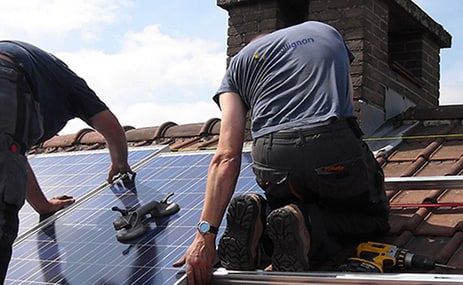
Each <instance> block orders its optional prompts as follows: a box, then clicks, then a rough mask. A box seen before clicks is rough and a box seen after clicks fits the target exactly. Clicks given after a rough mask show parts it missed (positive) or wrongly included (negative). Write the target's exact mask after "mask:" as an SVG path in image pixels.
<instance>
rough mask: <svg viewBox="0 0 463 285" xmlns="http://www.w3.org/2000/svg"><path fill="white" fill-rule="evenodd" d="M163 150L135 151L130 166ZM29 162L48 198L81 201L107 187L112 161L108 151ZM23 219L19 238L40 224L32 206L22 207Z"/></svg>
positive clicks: (42, 157)
mask: <svg viewBox="0 0 463 285" xmlns="http://www.w3.org/2000/svg"><path fill="white" fill-rule="evenodd" d="M162 149H163V147H151V148H134V149H132V150H131V151H129V157H128V160H129V164H130V165H131V166H132V167H133V166H136V165H137V164H139V163H140V162H142V161H143V160H144V159H146V158H147V157H149V156H152V155H154V154H156V153H158V152H159V151H161V150H162ZM28 160H29V163H30V164H31V167H32V169H33V170H34V173H35V174H36V176H37V180H38V181H39V185H40V187H41V189H42V191H43V192H44V193H45V195H46V197H47V198H51V197H54V196H58V195H68V196H73V197H74V198H76V199H77V200H79V199H81V198H82V197H85V196H87V195H91V192H92V191H94V190H95V189H97V188H98V187H99V186H102V185H105V183H106V176H107V173H108V170H109V165H110V162H111V160H110V157H109V152H108V150H94V151H82V152H73V153H55V154H41V155H34V156H30V157H29V158H28ZM19 217H20V225H19V236H21V235H22V234H24V233H25V232H27V231H28V230H31V229H32V228H34V227H35V226H36V225H37V223H38V222H39V215H38V214H37V212H36V211H35V210H34V209H33V208H32V207H31V206H30V205H29V204H28V203H25V204H24V206H23V207H22V209H21V211H20V213H19Z"/></svg>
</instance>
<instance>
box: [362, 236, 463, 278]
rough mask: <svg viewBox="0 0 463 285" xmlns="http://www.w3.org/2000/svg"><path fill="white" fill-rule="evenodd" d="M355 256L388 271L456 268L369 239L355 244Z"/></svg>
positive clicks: (383, 270)
mask: <svg viewBox="0 0 463 285" xmlns="http://www.w3.org/2000/svg"><path fill="white" fill-rule="evenodd" d="M357 257H358V258H360V259H362V260H367V261H370V262H373V263H374V264H377V265H378V266H379V267H380V268H381V269H382V270H381V271H382V272H390V271H391V270H393V269H400V270H403V269H426V270H432V269H434V268H436V267H439V268H444V269H457V268H456V267H454V266H449V265H445V264H439V263H436V262H435V260H434V259H433V258H431V257H428V256H424V255H418V254H414V253H411V252H410V251H408V250H407V249H405V248H400V247H397V246H395V245H391V244H385V243H379V242H371V241H370V242H364V243H360V244H359V245H358V246H357Z"/></svg>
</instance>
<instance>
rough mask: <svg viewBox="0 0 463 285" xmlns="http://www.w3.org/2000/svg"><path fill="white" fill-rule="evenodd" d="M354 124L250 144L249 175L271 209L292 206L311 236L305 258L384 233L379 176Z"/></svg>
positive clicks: (384, 205)
mask: <svg viewBox="0 0 463 285" xmlns="http://www.w3.org/2000/svg"><path fill="white" fill-rule="evenodd" d="M359 132H360V131H359V129H358V125H357V123H356V122H355V120H347V119H341V120H335V121H334V122H332V123H330V124H328V125H324V126H318V127H314V128H307V129H290V130H284V131H280V132H276V133H272V134H269V135H266V136H263V137H260V138H257V139H255V140H254V142H253V148H252V159H253V170H254V173H255V175H256V180H257V183H258V184H259V185H260V186H261V187H262V189H263V190H264V191H265V194H266V198H267V200H268V204H269V206H270V210H272V209H276V208H279V207H282V206H284V205H287V204H290V203H294V204H297V205H298V206H299V208H300V209H301V211H302V212H303V213H304V214H305V218H306V221H307V226H308V228H309V232H310V233H311V250H310V255H309V257H311V258H313V259H314V260H316V259H320V260H324V259H328V258H330V257H332V256H333V255H334V254H336V253H337V251H338V250H339V248H340V247H342V246H343V245H342V243H343V242H342V241H347V240H362V239H368V238H369V237H372V236H375V235H377V234H381V233H385V232H387V231H388V230H389V223H388V217H389V204H388V199H387V197H386V194H385V191H384V174H383V171H382V169H381V167H380V165H379V164H378V163H377V161H376V159H375V158H374V157H373V154H372V152H371V151H370V149H369V148H368V146H367V145H366V144H365V143H364V142H363V141H362V140H361V138H360V134H359Z"/></svg>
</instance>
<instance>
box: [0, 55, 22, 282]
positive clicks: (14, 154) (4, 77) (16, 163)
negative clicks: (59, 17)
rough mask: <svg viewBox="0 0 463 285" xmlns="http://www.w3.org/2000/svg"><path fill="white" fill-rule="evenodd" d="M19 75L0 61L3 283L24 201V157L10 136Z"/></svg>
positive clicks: (0, 258)
mask: <svg viewBox="0 0 463 285" xmlns="http://www.w3.org/2000/svg"><path fill="white" fill-rule="evenodd" d="M18 78H19V77H18V73H17V70H15V68H14V67H13V66H12V65H11V64H10V63H8V62H5V61H1V60H0V109H1V111H0V284H3V282H4V279H5V276H6V272H7V269H8V264H9V262H10V259H11V252H12V245H13V242H14V240H15V239H16V236H17V234H18V226H19V221H18V212H19V210H20V209H21V207H22V206H23V204H24V200H25V196H26V185H27V172H26V169H27V161H26V157H25V156H24V155H23V152H22V151H21V146H20V144H16V142H15V140H14V138H13V137H14V136H15V133H16V129H17V127H16V126H17V125H18V124H17V122H16V121H17V119H18V117H17V113H18V112H17V110H18V104H17V99H18V97H19V96H21V98H25V97H24V96H23V95H24V94H23V93H22V88H18ZM23 110H24V109H23ZM20 115H21V116H26V115H25V114H24V113H20Z"/></svg>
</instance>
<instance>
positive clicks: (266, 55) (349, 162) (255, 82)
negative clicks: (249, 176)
mask: <svg viewBox="0 0 463 285" xmlns="http://www.w3.org/2000/svg"><path fill="white" fill-rule="evenodd" d="M352 60H353V55H352V53H351V52H350V50H349V49H348V48H347V46H346V45H345V43H344V40H343V38H342V36H341V35H340V34H339V33H338V32H337V31H336V30H335V29H334V28H333V27H331V26H329V25H326V24H323V23H320V22H315V21H308V22H305V23H302V24H299V25H295V26H292V27H289V28H285V29H281V30H278V31H275V32H273V33H270V34H267V35H263V36H261V37H259V38H257V39H255V40H253V41H251V42H250V43H249V44H248V45H247V46H245V47H244V48H243V49H242V50H241V51H240V52H239V53H238V54H237V55H235V56H234V57H233V58H232V60H231V62H230V65H229V67H228V69H227V71H226V73H225V76H224V78H223V80H222V84H221V86H220V88H219V90H218V91H217V93H216V95H215V96H214V101H215V102H216V103H218V105H219V107H220V108H221V111H222V121H221V127H220V137H219V143H218V146H217V150H216V152H215V155H214V157H213V159H212V161H211V164H210V166H209V172H208V179H207V186H206V193H205V201H204V206H203V210H202V213H201V217H200V221H199V223H198V227H197V228H198V231H197V233H196V236H195V239H194V241H193V243H192V244H191V246H190V247H189V248H188V250H187V251H186V254H185V255H184V256H183V257H182V258H181V259H180V260H179V261H178V262H177V263H175V264H174V265H175V266H181V265H183V264H186V274H187V277H188V284H195V285H197V284H206V283H207V282H208V281H209V280H210V278H211V276H212V275H211V272H212V267H213V266H214V265H215V263H216V261H217V260H219V261H220V263H221V266H223V267H225V268H227V269H229V270H254V269H256V268H257V265H258V262H257V261H258V260H257V259H258V256H261V255H260V254H258V252H257V251H258V249H259V248H260V246H259V244H261V242H262V241H264V240H265V239H266V238H269V240H270V241H271V243H263V244H264V245H265V244H267V245H268V244H270V245H271V246H270V247H271V248H270V249H268V250H267V251H266V252H267V253H268V254H271V266H272V269H273V270H275V271H308V270H311V269H312V268H313V267H312V266H313V265H315V263H316V262H318V261H320V260H326V259H329V258H331V257H333V255H334V254H335V253H336V252H337V251H338V250H339V248H340V247H341V246H343V244H342V243H343V241H345V240H349V239H356V238H367V237H369V236H373V235H376V234H381V233H384V232H386V231H388V229H389V224H388V213H389V205H388V200H387V197H386V195H385V192H384V188H383V181H384V176H383V172H382V169H381V167H380V166H379V165H378V163H377V162H376V160H375V158H374V157H373V154H372V153H371V151H370V150H369V148H368V146H367V145H366V144H365V143H364V142H363V141H362V140H361V135H362V133H361V130H360V129H359V127H358V124H357V122H356V120H355V118H354V110H353V102H352V98H353V89H352V85H351V79H350V62H351V61H352ZM248 111H249V112H250V117H251V135H252V137H253V143H252V160H253V170H254V174H255V175H256V180H257V183H258V184H259V186H261V188H262V189H263V190H264V193H265V195H263V196H265V198H264V197H263V196H262V195H258V194H255V193H249V194H243V195H238V196H236V197H232V196H233V193H234V190H235V186H236V183H237V179H238V176H239V172H240V165H241V155H242V148H243V141H244V130H245V125H246V114H247V112H248ZM227 207H228V212H227V227H226V229H225V232H224V234H223V236H222V237H221V238H220V241H219V244H218V251H216V235H217V228H218V227H219V226H220V223H221V221H222V218H223V216H224V214H225V211H226V209H227ZM267 209H268V211H266V210H267ZM264 233H268V236H266V235H263V234H264Z"/></svg>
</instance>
